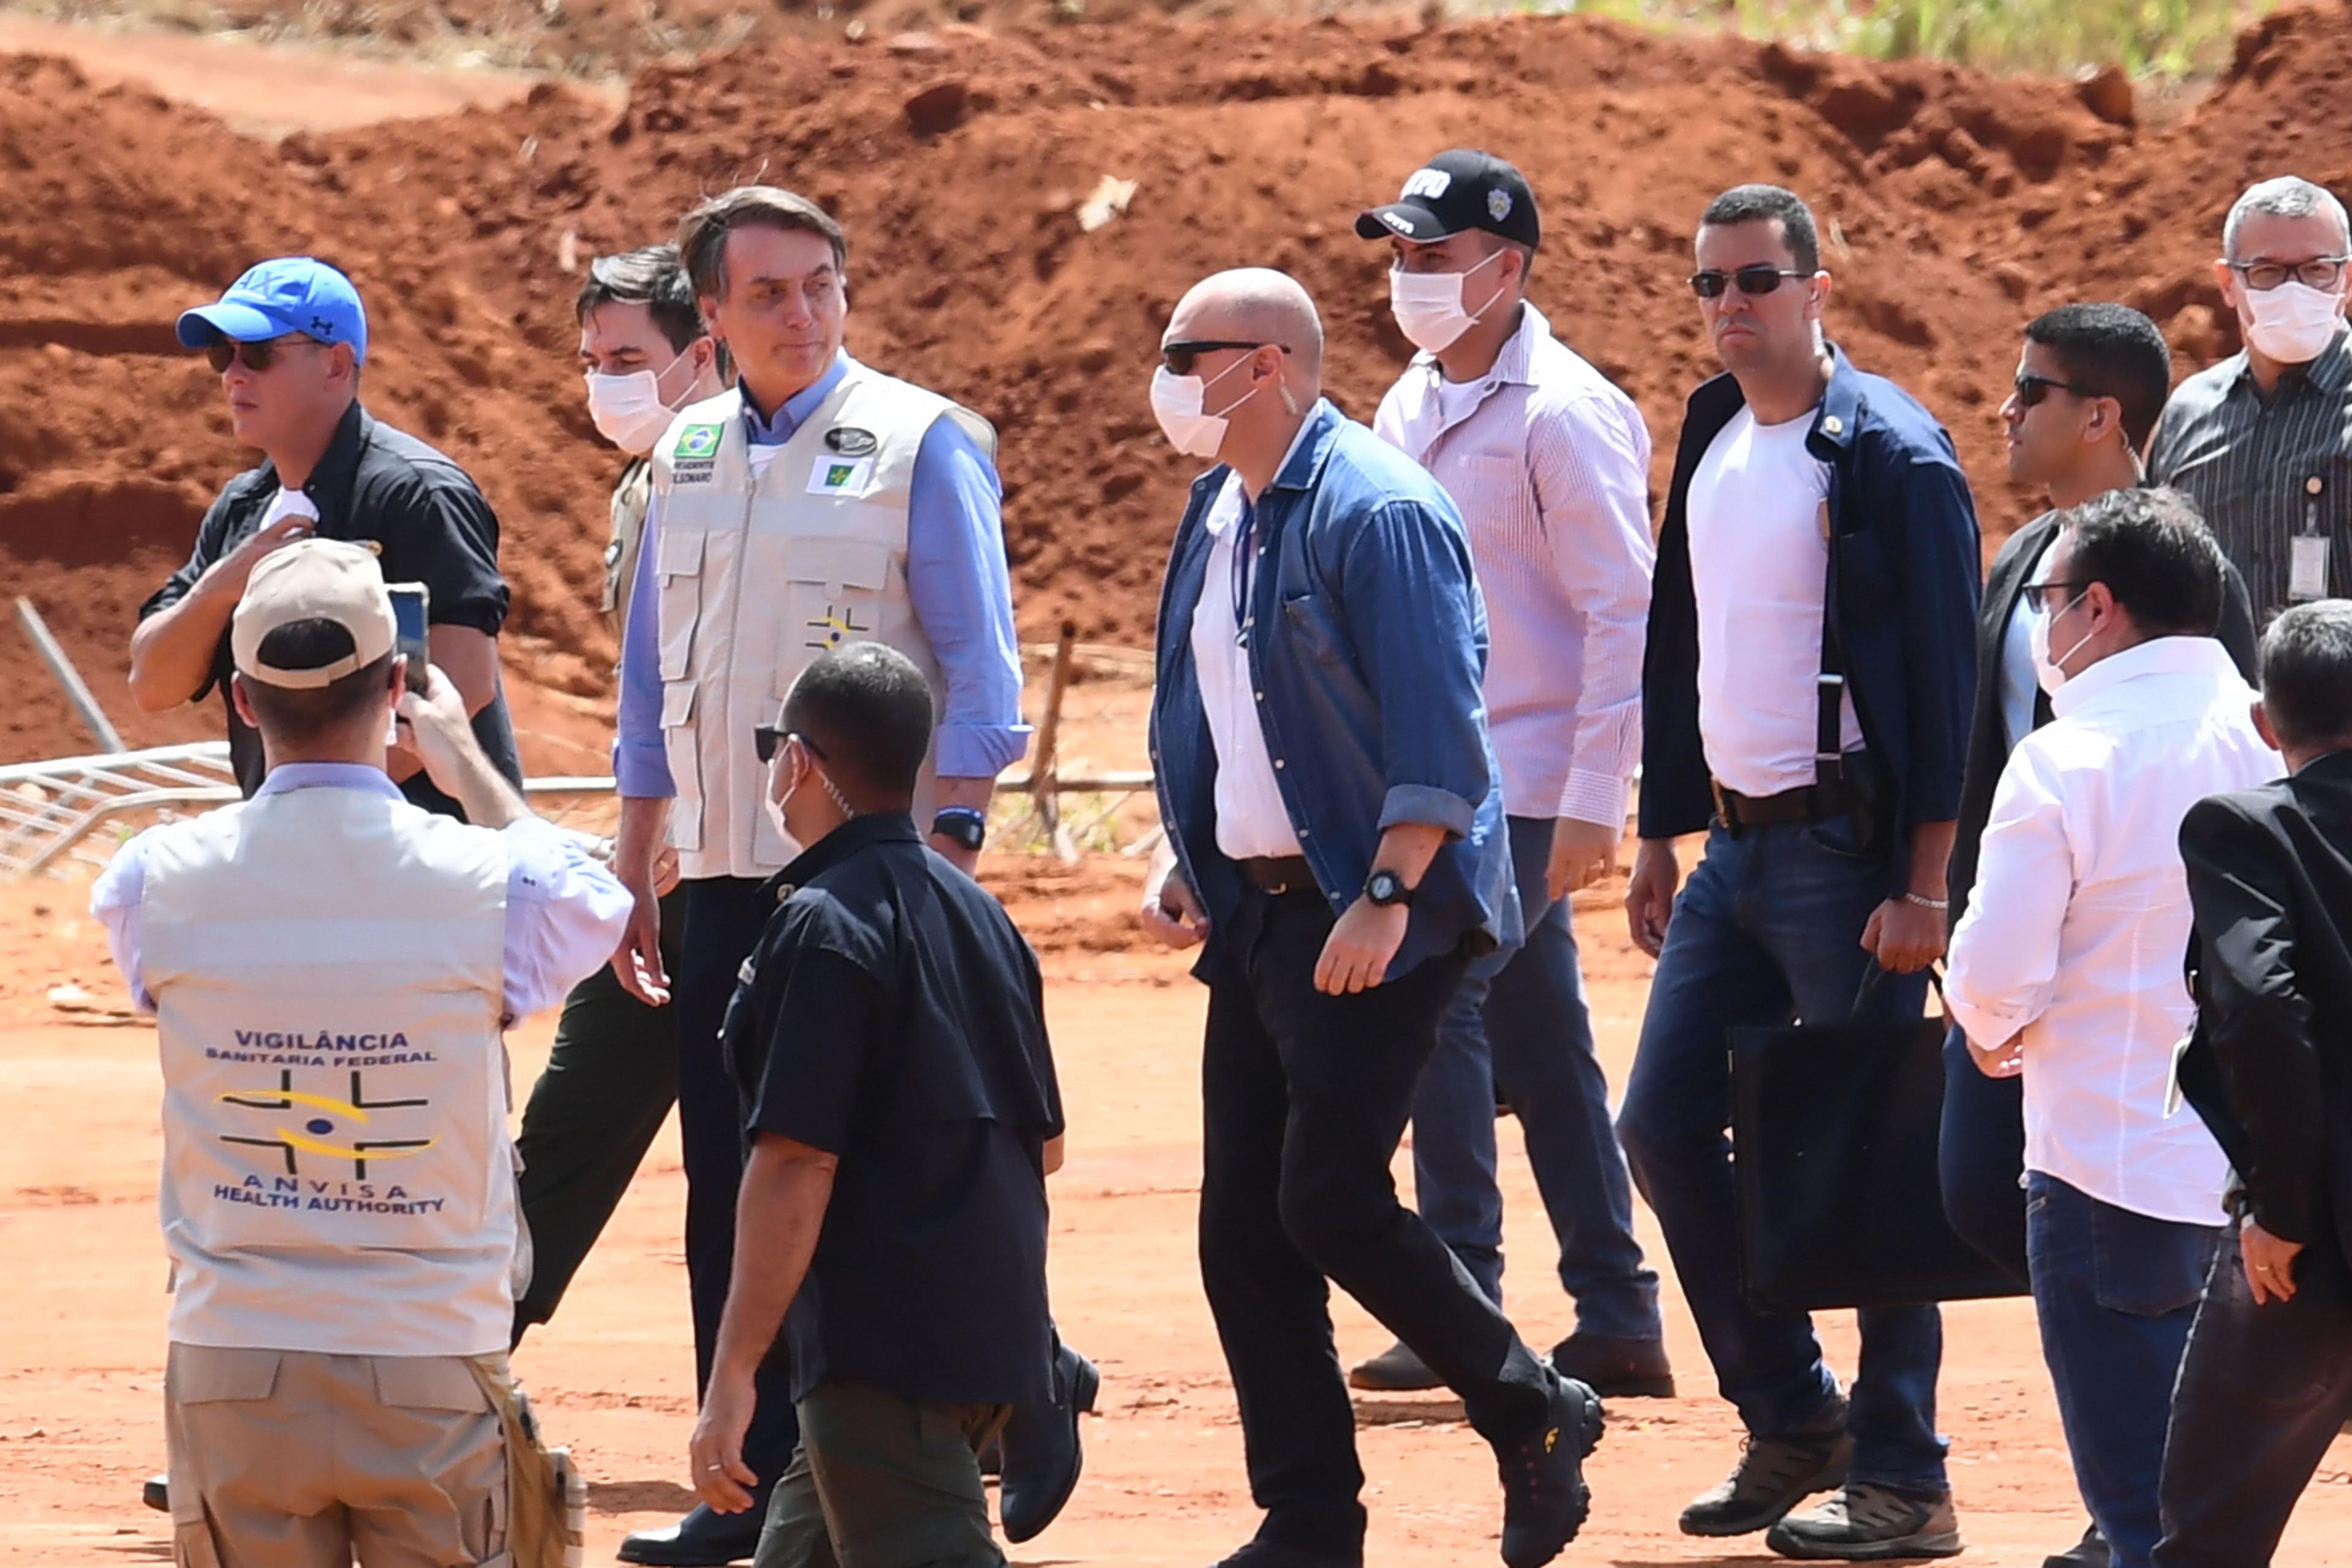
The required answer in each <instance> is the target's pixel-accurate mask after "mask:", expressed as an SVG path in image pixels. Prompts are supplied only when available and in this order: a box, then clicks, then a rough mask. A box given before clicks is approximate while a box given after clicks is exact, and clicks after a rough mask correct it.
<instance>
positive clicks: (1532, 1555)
mask: <svg viewBox="0 0 2352 1568" xmlns="http://www.w3.org/2000/svg"><path fill="white" fill-rule="evenodd" d="M1600 1446H1601V1396H1600V1395H1599V1394H1595V1393H1593V1392H1592V1390H1591V1389H1590V1388H1587V1387H1586V1386H1585V1385H1584V1384H1580V1383H1579V1382H1577V1381H1576V1380H1575V1379H1574V1378H1572V1377H1556V1378H1554V1379H1553V1380H1552V1389H1551V1409H1550V1410H1549V1412H1548V1413H1547V1414H1546V1415H1545V1416H1544V1421H1543V1425H1542V1426H1538V1427H1537V1428H1536V1429H1535V1430H1534V1431H1533V1432H1530V1433H1528V1436H1525V1437H1523V1438H1521V1439H1520V1440H1519V1441H1518V1442H1517V1443H1515V1444H1512V1445H1511V1446H1509V1447H1502V1448H1498V1449H1496V1459H1497V1460H1498V1461H1499V1462H1500V1463H1501V1466H1502V1471H1503V1562H1504V1563H1506V1564H1507V1568H1543V1564H1545V1563H1549V1562H1550V1561H1551V1560H1552V1559H1553V1558H1555V1557H1557V1556H1559V1554H1560V1552H1561V1551H1562V1550H1563V1549H1564V1548H1565V1547H1566V1546H1567V1545H1568V1543H1569V1542H1571V1541H1574V1540H1575V1539H1576V1532H1577V1531H1580V1530H1581V1529H1583V1528H1584V1516H1585V1515H1586V1514H1587V1513H1589V1512H1591V1509H1592V1490H1591V1488H1589V1487H1587V1486H1586V1485H1585V1484H1584V1459H1585V1456H1586V1455H1588V1454H1590V1453H1591V1452H1592V1450H1593V1449H1595V1448H1597V1447H1600Z"/></svg>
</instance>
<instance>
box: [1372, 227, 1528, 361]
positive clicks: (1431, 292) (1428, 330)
mask: <svg viewBox="0 0 2352 1568" xmlns="http://www.w3.org/2000/svg"><path fill="white" fill-rule="evenodd" d="M1502 258H1503V253H1502V252H1501V251H1499V250H1498V251H1496V252H1495V254H1494V255H1492V256H1490V257H1488V258H1486V261H1499V260H1501V259H1502ZM1486 261H1481V262H1480V263H1478V266H1477V267H1473V268H1470V269H1469V270H1468V271H1465V272H1407V271H1404V270H1402V268H1390V269H1389V310H1391V312H1393V313H1394V315H1395V316H1396V323H1397V330H1398V331H1402V333H1404V336H1405V341H1406V342H1409V343H1411V344H1412V346H1413V347H1415V348H1417V349H1422V350H1424V351H1426V352H1427V353H1440V352H1442V351H1444V350H1445V349H1447V348H1450V347H1452V346H1453V344H1454V340H1455V339H1456V338H1459V337H1460V336H1461V335H1462V334H1463V333H1465V332H1466V331H1469V330H1470V329H1471V327H1472V326H1473V325H1474V324H1475V323H1476V321H1477V320H1478V318H1479V316H1483V315H1485V314H1486V312H1487V311H1488V310H1493V309H1494V307H1495V300H1499V299H1501V298H1502V295H1500V294H1499V293H1498V294H1496V296H1495V300H1487V301H1486V303H1485V304H1484V305H1481V306H1479V307H1478V310H1477V313H1476V314H1475V315H1474V314H1472V313H1471V312H1470V311H1469V310H1465V309H1464V307H1463V295H1464V293H1465V285H1466V284H1467V283H1468V281H1469V279H1470V277H1471V274H1472V273H1475V272H1476V271H1477V270H1478V269H1479V268H1482V267H1484V266H1486Z"/></svg>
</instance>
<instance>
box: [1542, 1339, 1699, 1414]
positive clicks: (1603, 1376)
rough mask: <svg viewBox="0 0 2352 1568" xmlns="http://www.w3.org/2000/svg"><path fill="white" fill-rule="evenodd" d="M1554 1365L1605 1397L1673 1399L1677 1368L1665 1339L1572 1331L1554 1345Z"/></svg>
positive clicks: (1566, 1375)
mask: <svg viewBox="0 0 2352 1568" xmlns="http://www.w3.org/2000/svg"><path fill="white" fill-rule="evenodd" d="M1551 1369H1552V1371H1554V1372H1556V1373H1559V1375H1560V1376H1562V1377H1572V1378H1574V1379H1576V1381H1577V1382H1579V1383H1580V1384H1584V1385H1585V1386H1586V1387H1588V1388H1590V1389H1591V1390H1592V1392H1593V1393H1595V1394H1599V1395H1601V1398H1603V1399H1672V1398H1673V1397H1674V1396H1675V1369H1674V1368H1673V1367H1672V1366H1670V1365H1668V1364H1667V1363H1666V1346H1665V1342H1664V1341H1663V1340H1618V1339H1610V1338H1607V1337H1606V1336H1604V1335H1601V1334H1570V1335H1569V1336H1568V1338H1566V1339H1564V1340H1562V1341H1560V1342H1559V1343H1558V1344H1556V1345H1554V1346H1552V1347H1551Z"/></svg>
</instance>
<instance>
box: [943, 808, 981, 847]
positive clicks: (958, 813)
mask: <svg viewBox="0 0 2352 1568" xmlns="http://www.w3.org/2000/svg"><path fill="white" fill-rule="evenodd" d="M931 831H932V833H934V834H936V835H937V836H938V837H941V838H946V839H950V840H952V841H953V842H955V843H957V844H960V845H961V846H962V847H964V848H966V849H969V850H971V852H972V853H974V854H978V853H979V852H980V847H981V846H982V844H985V843H986V842H988V817H987V816H985V815H984V814H983V813H981V812H979V811H975V810H973V809H972V808H971V806H968V805H950V806H943V807H941V808H940V814H939V815H938V816H934V817H932V818H931Z"/></svg>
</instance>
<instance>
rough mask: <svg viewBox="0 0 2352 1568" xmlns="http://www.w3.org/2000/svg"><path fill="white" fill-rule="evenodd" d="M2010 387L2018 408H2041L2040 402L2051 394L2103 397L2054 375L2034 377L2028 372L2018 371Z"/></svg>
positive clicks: (2034, 375) (2101, 394)
mask: <svg viewBox="0 0 2352 1568" xmlns="http://www.w3.org/2000/svg"><path fill="white" fill-rule="evenodd" d="M2011 386H2012V387H2013V388H2014V389H2015V391H2016V393H2017V405H2018V406H2019V407H2020V408H2039V407H2041V406H2042V399H2043V398H2045V397H2047V396H2049V395H2051V394H2052V393H2053V392H2071V393H2073V394H2074V395H2075V396H2077V397H2100V396H2104V395H2105V394H2103V393H2097V392H2093V391H2092V390H2091V389H2090V388H2089V387H2087V386H2077V385H2075V384H2074V383H2073V382H2071V381H2060V380H2059V379H2058V378H2057V377H2056V376H2054V375H2036V374H2033V373H2032V371H2030V370H2021V371H2019V372H2018V373H2017V379H2016V381H2014V382H2012V383H2011Z"/></svg>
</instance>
